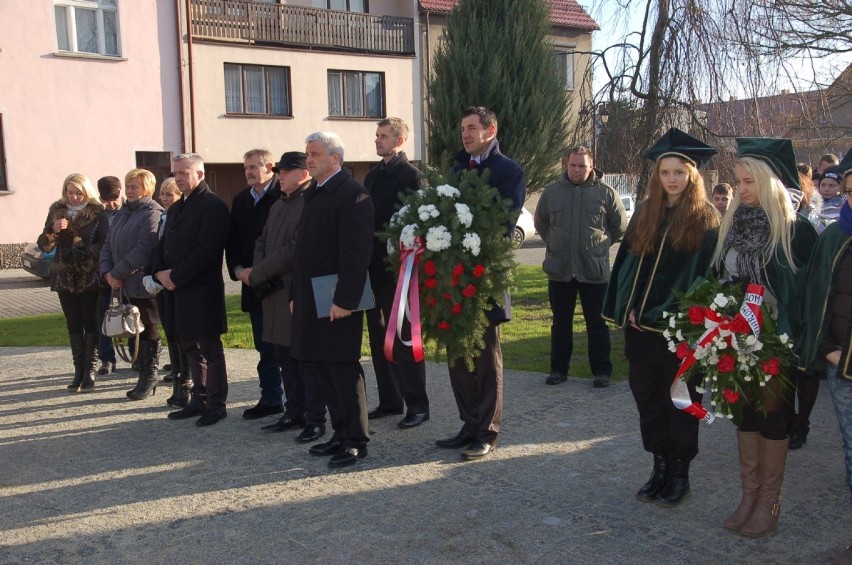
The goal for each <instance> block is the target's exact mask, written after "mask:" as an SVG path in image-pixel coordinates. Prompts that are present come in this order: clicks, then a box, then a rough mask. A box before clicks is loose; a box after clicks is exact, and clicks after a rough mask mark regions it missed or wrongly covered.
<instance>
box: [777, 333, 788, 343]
mask: <svg viewBox="0 0 852 565" xmlns="http://www.w3.org/2000/svg"><path fill="white" fill-rule="evenodd" d="M778 339H779V340H780V341H781V343H785V344H786V343H787V342H788V341H790V336H788V335H787V334H781V335H779V336H778Z"/></svg>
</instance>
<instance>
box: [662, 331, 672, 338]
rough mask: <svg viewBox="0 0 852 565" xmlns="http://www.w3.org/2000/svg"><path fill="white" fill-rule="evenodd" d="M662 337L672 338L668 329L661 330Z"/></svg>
mask: <svg viewBox="0 0 852 565" xmlns="http://www.w3.org/2000/svg"><path fill="white" fill-rule="evenodd" d="M663 337H664V338H666V339H668V340H671V339H672V332H670V331H669V330H663Z"/></svg>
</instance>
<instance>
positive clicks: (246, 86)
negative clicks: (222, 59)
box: [225, 63, 292, 116]
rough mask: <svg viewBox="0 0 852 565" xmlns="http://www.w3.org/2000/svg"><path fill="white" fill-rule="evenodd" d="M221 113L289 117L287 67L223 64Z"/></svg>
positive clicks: (288, 78) (288, 74)
mask: <svg viewBox="0 0 852 565" xmlns="http://www.w3.org/2000/svg"><path fill="white" fill-rule="evenodd" d="M225 113H227V114H261V115H267V116H292V111H291V106H290V67H269V66H261V65H235V64H231V63H225Z"/></svg>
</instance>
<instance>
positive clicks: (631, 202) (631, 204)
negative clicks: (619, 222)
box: [621, 195, 636, 220]
mask: <svg viewBox="0 0 852 565" xmlns="http://www.w3.org/2000/svg"><path fill="white" fill-rule="evenodd" d="M621 203H622V204H624V211H625V212H627V219H628V220H629V219H630V218H632V217H633V211H634V210H635V209H636V200H635V199H634V198H633V196H631V195H627V196H622V197H621Z"/></svg>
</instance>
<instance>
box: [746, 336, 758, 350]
mask: <svg viewBox="0 0 852 565" xmlns="http://www.w3.org/2000/svg"><path fill="white" fill-rule="evenodd" d="M745 343H746V345H748V346H749V347H751V346H752V345H754V344H755V343H757V338H756V337H754V336H753V335H749V336H748V337H746V340H745Z"/></svg>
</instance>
